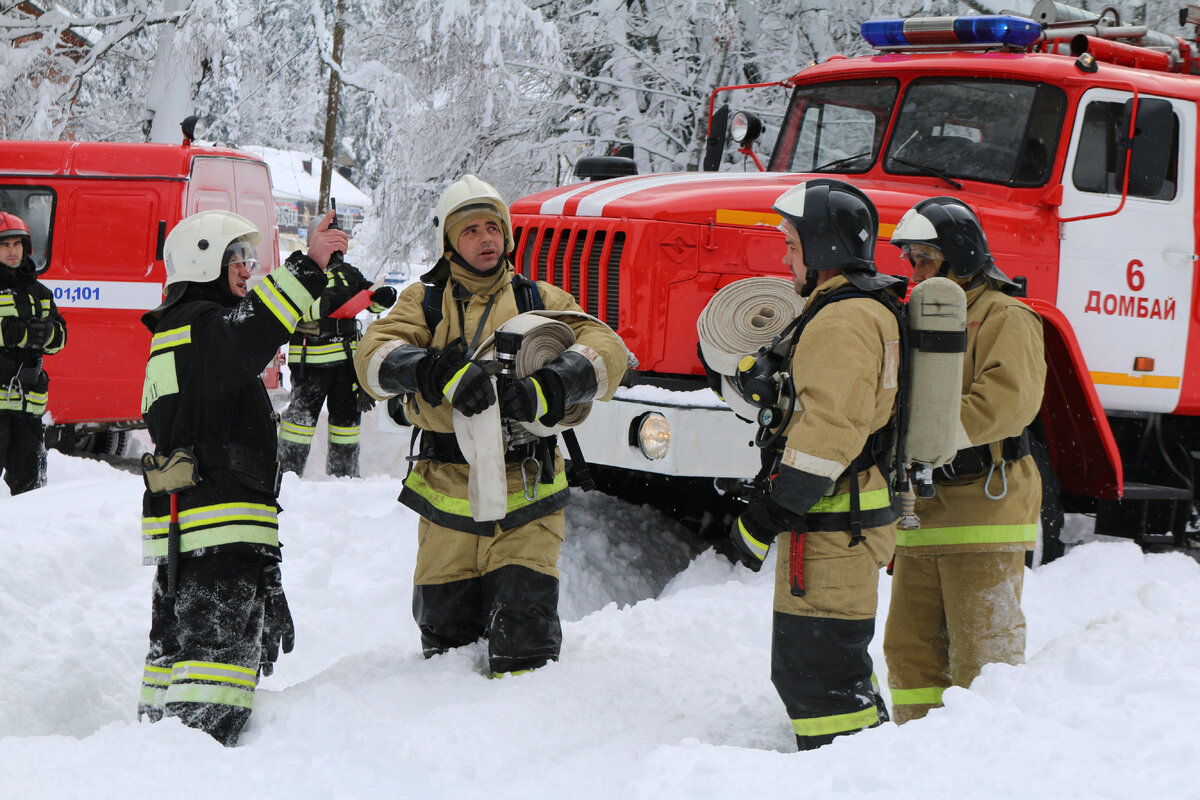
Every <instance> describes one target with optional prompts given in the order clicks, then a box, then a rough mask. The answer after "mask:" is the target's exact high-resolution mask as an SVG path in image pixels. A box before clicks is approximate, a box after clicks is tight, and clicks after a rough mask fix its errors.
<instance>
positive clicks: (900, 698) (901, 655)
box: [883, 550, 1025, 724]
mask: <svg viewBox="0 0 1200 800" xmlns="http://www.w3.org/2000/svg"><path fill="white" fill-rule="evenodd" d="M1024 578H1025V553H1024V552H1023V551H1020V550H1015V551H999V552H998V551H987V552H977V553H954V554H943V555H929V556H913V555H909V554H906V553H897V554H896V560H895V567H894V569H893V574H892V601H891V607H890V610H889V611H888V618H887V626H886V628H885V630H884V636H883V654H884V658H885V660H886V662H887V667H888V687H889V688H890V689H891V694H892V718H893V719H894V720H895V721H896V722H897V723H898V724H899V723H904V722H907V721H909V720H913V719H919V718H920V717H923V716H925V715H926V714H927V713H929V710H930V709H932V708H937V707H938V706H940V705H941V704H942V699H941V698H942V692H943V691H944V690H945V689H946V688H947V687H949V686H963V687H966V686H970V685H971V681H973V680H975V677H976V676H977V675H979V672H980V670H981V669H983V665H984V664H992V663H1002V664H1022V663H1024V661H1025V615H1024V614H1023V613H1022V612H1021V587H1022V584H1023V582H1024Z"/></svg>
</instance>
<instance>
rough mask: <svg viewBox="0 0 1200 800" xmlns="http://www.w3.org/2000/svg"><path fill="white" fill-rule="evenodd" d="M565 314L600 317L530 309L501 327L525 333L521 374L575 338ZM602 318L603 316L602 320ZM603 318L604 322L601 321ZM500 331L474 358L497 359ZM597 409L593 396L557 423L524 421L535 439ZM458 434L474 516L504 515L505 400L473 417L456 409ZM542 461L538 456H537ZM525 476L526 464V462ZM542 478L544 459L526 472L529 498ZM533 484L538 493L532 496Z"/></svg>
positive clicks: (493, 517)
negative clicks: (502, 406)
mask: <svg viewBox="0 0 1200 800" xmlns="http://www.w3.org/2000/svg"><path fill="white" fill-rule="evenodd" d="M563 317H583V318H587V319H593V320H594V319H596V318H595V317H592V316H589V315H588V314H584V313H582V312H579V311H544V310H543V311H536V312H535V311H527V312H525V313H524V314H518V315H517V316H515V317H512V318H511V319H509V320H506V321H505V322H504V323H503V324H502V325H500V327H499V328H498V329H497V330H498V331H503V332H508V333H519V334H521V336H522V339H521V349H520V350H519V351H518V352H517V354H516V361H515V365H514V368H513V369H514V372H515V375H514V376H513V377H514V379H515V380H520V379H521V378H525V377H528V376H529V375H532V374H533V373H534V372H536V371H537V370H539V369H541V368H542V367H544V366H545V365H546V364H549V363H550V362H551V361H553V360H554V359H556V358H558V357H559V356H560V355H562V354H563V353H564V352H565V351H566V350H567V349H568V348H570V347H571V345H573V344H575V331H573V330H572V329H571V326H570V325H568V324H567V323H565V322H562V321H561V320H560V318H563ZM596 321H597V322H599V320H596ZM601 324H603V323H601ZM494 339H495V337H494V336H489V337H488V338H487V339H485V340H484V341H483V342H482V343H481V344H480V345H479V348H478V350H476V351H475V352H476V355H475V356H474V358H476V359H478V360H481V361H489V360H494V359H495V358H496V351H495V347H494ZM491 380H492V389H493V390H495V391H496V392H497V394H498V393H499V389H498V387H497V386H496V378H495V377H492V379H491ZM591 410H592V404H591V402H590V401H589V402H586V403H574V404H572V405H569V406H567V407H566V413H565V414H564V415H563V418H562V420H561V421H560V422H559V423H558V424H556V425H554V426H552V427H547V426H546V425H543V424H541V423H540V422H537V421H536V420H535V421H533V422H520V423H516V424H518V425H520V426H521V427H522V428H523V429H524V430H525V431H527V432H528V434H529V439H530V440H531V441H532V440H533V439H535V438H537V437H543V436H553V435H554V434H556V433H559V432H561V431H564V430H566V429H567V428H573V427H575V426H576V425H578V424H580V423H581V422H583V421H584V420H585V419H587V416H588V414H589V413H590V412H591ZM452 416H453V420H454V435H455V438H456V439H457V440H458V446H459V448H460V449H461V450H462V453H463V457H464V458H465V459H466V460H467V463H468V464H470V466H471V470H470V477H469V478H468V481H467V499H468V500H469V501H470V505H471V516H472V518H474V519H475V520H477V521H480V522H483V521H486V520H496V519H502V518H503V517H504V516H505V514H507V513H508V480H507V475H506V471H505V464H504V451H505V441H504V423H503V420H502V419H501V416H500V404H499V402H497V403H494V404H493V405H491V406H490V407H488V408H487V409H485V410H484V411H482V412H480V413H478V414H476V415H474V416H472V417H468V416H465V415H463V414H462V413H460V412H459V411H457V410H456V411H454V412H453V415H452ZM535 463H536V460H535ZM521 470H522V475H523V476H524V473H525V470H526V465H524V464H522V465H521ZM540 479H541V464H540V463H538V464H537V469H536V470H535V471H534V473H533V474H531V475H530V476H526V484H527V486H526V495H527V499H530V500H532V499H534V497H536V492H537V484H538V481H539V480H540ZM530 487H532V491H533V493H534V497H528V494H529V490H530Z"/></svg>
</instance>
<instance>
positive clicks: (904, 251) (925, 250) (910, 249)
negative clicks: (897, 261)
mask: <svg viewBox="0 0 1200 800" xmlns="http://www.w3.org/2000/svg"><path fill="white" fill-rule="evenodd" d="M900 258H901V260H904V261H910V262H912V261H932V262H934V263H935V264H938V265H941V263H942V262H943V261H945V260H946V256H945V254H944V253H943V252H942V251H941V250H939V249H938V248H936V247H934V246H933V245H931V244H920V243H918V242H912V243H906V244H902V245H900Z"/></svg>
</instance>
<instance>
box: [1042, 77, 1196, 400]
mask: <svg viewBox="0 0 1200 800" xmlns="http://www.w3.org/2000/svg"><path fill="white" fill-rule="evenodd" d="M1131 99H1132V94H1131V93H1129V92H1121V91H1115V90H1112V89H1090V90H1088V91H1087V92H1085V93H1084V94H1083V96H1082V98H1081V99H1080V103H1079V106H1078V108H1077V110H1076V117H1075V123H1074V126H1073V129H1074V134H1073V136H1072V140H1071V144H1070V149H1069V150H1068V153H1067V162H1066V167H1065V169H1064V171H1063V200H1062V205H1061V206H1060V208H1059V216H1060V218H1061V219H1063V223H1062V226H1061V242H1060V256H1059V281H1058V295H1057V304H1058V307H1059V308H1060V309H1061V310H1062V311H1063V313H1064V314H1066V316H1067V318H1068V319H1069V320H1070V321H1071V325H1072V326H1073V327H1074V329H1075V334H1076V336H1077V337H1078V339H1079V343H1080V346H1081V347H1082V349H1083V353H1084V357H1085V358H1086V359H1087V367H1088V371H1089V372H1090V373H1091V376H1092V380H1093V381H1094V382H1095V384H1096V390H1097V393H1098V394H1099V397H1100V402H1101V403H1102V405H1103V406H1104V407H1105V408H1106V409H1108V410H1132V411H1157V412H1167V413H1170V412H1173V411H1175V410H1176V408H1177V407H1178V406H1179V404H1180V396H1181V388H1182V386H1183V382H1184V374H1185V370H1184V362H1185V358H1186V356H1187V341H1188V328H1189V324H1190V318H1191V305H1192V288H1193V281H1194V273H1195V261H1196V255H1195V242H1196V235H1195V233H1196V232H1195V198H1194V188H1195V187H1194V185H1193V184H1194V176H1195V174H1196V164H1195V153H1194V151H1193V149H1192V148H1187V147H1181V145H1180V143H1181V142H1194V141H1195V140H1196V108H1195V104H1194V103H1192V102H1187V101H1183V100H1178V99H1162V98H1149V97H1148V96H1147V95H1145V94H1141V95H1139V105H1143V106H1145V109H1146V110H1150V109H1151V108H1153V109H1154V110H1155V111H1156V113H1158V119H1159V122H1160V123H1161V124H1160V125H1158V126H1157V129H1158V131H1157V136H1158V139H1157V140H1156V141H1153V142H1152V141H1150V140H1149V138H1148V137H1149V136H1150V135H1151V134H1150V131H1149V129H1147V138H1143V137H1142V136H1141V129H1140V128H1139V135H1138V136H1137V137H1135V140H1134V148H1135V152H1136V149H1137V147H1138V146H1139V145H1141V146H1142V147H1143V150H1142V152H1143V154H1148V153H1150V152H1151V148H1153V152H1155V153H1158V154H1159V155H1160V156H1161V158H1160V159H1159V166H1160V167H1161V170H1160V175H1159V176H1158V178H1159V179H1156V180H1149V181H1147V180H1142V179H1139V178H1138V177H1137V171H1135V170H1133V169H1131V170H1130V182H1129V192H1128V196H1127V198H1126V200H1125V203H1124V205H1123V206H1122V205H1121V178H1122V176H1123V171H1124V166H1123V165H1124V151H1123V150H1121V148H1120V146H1119V145H1120V142H1121V141H1122V137H1124V136H1125V133H1126V131H1125V130H1122V119H1125V120H1127V119H1128V117H1126V116H1124V115H1125V114H1128V110H1127V103H1128V101H1129V100H1131ZM1167 104H1169V105H1167ZM1141 120H1142V116H1141V114H1139V123H1140V121H1141ZM1126 128H1127V122H1126ZM1118 207H1119V208H1120V210H1119V211H1118V212H1117V213H1115V214H1112V213H1108V212H1113V211H1114V210H1116V209H1117V208H1118ZM1101 214H1104V215H1103V216H1095V217H1092V218H1090V219H1077V220H1074V221H1072V218H1075V217H1089V216H1091V215H1101Z"/></svg>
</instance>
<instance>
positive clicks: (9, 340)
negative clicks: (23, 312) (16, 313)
mask: <svg viewBox="0 0 1200 800" xmlns="http://www.w3.org/2000/svg"><path fill="white" fill-rule="evenodd" d="M0 336H3V337H4V346H5V347H26V346H27V345H26V344H25V340H26V335H25V321H24V320H23V319H21V318H20V317H5V318H3V319H0Z"/></svg>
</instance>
